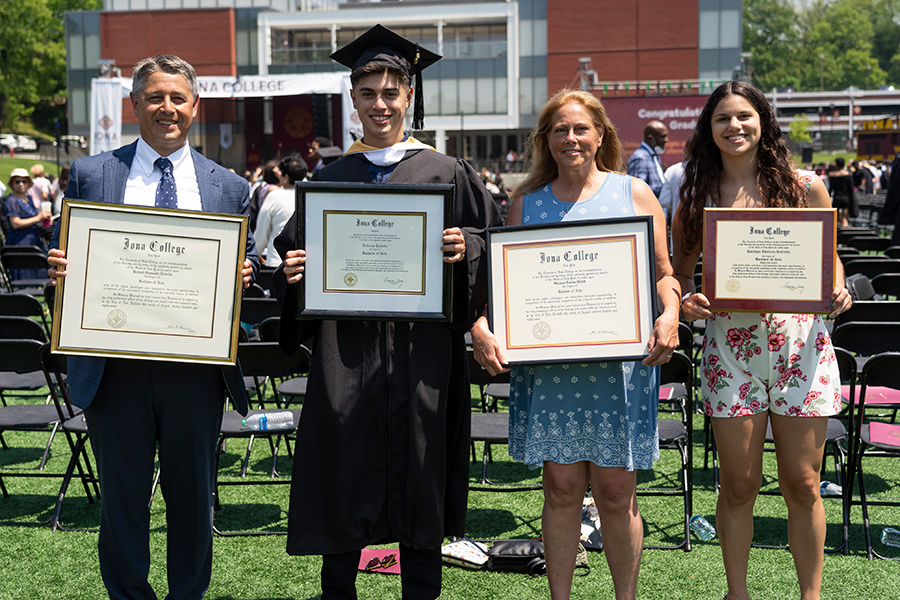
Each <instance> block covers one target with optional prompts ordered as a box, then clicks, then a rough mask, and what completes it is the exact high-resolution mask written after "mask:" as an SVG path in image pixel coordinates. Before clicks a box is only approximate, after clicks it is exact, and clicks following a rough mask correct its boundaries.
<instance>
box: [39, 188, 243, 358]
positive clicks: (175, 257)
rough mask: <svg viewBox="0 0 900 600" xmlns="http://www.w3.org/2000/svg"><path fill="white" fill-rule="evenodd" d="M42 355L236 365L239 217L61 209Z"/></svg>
mask: <svg viewBox="0 0 900 600" xmlns="http://www.w3.org/2000/svg"><path fill="white" fill-rule="evenodd" d="M61 219H62V223H61V226H60V248H61V249H62V250H64V251H65V252H66V257H67V258H68V259H69V264H68V266H67V267H66V276H65V277H64V278H62V279H60V280H59V283H58V285H57V286H56V288H57V289H56V300H55V306H54V318H53V334H52V336H51V350H52V351H53V352H57V353H60V354H74V355H80V356H105V357H122V358H142V359H150V360H168V361H178V362H199V363H216V364H223V365H233V364H235V361H236V358H237V342H238V327H240V319H239V313H240V298H241V288H242V280H241V275H240V271H241V265H242V264H243V262H244V252H245V250H246V239H247V223H248V218H247V217H246V216H240V215H221V214H211V213H200V212H191V211H182V210H166V209H159V208H145V207H135V206H126V205H121V204H96V203H92V202H82V201H78V200H69V199H66V201H65V202H64V204H63V209H62V214H61Z"/></svg>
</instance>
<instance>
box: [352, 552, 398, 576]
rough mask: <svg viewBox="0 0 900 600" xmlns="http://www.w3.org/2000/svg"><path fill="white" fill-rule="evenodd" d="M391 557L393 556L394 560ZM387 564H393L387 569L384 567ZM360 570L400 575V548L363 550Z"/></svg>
mask: <svg viewBox="0 0 900 600" xmlns="http://www.w3.org/2000/svg"><path fill="white" fill-rule="evenodd" d="M391 555H393V558H390V556H391ZM375 561H377V563H376V562H375ZM386 562H387V563H393V564H390V566H387V567H385V566H382V565H384V564H385V563H386ZM359 570H360V571H363V572H366V573H388V574H390V575H399V574H400V550H399V549H398V548H363V551H362V555H361V556H360V559H359Z"/></svg>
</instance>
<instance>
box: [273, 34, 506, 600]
mask: <svg viewBox="0 0 900 600" xmlns="http://www.w3.org/2000/svg"><path fill="white" fill-rule="evenodd" d="M332 58H333V59H334V60H336V61H338V62H340V63H341V64H344V65H346V66H348V67H350V68H351V69H352V70H353V71H352V73H351V83H352V88H353V89H352V97H353V103H354V106H355V108H356V109H357V111H358V113H359V118H360V120H361V121H362V125H363V132H364V135H363V138H362V140H361V141H357V142H356V143H354V144H353V146H352V147H351V148H350V149H349V150H348V151H347V152H346V153H345V154H344V156H343V157H341V158H340V159H338V160H337V161H335V162H334V163H332V164H330V165H328V166H326V167H325V168H323V169H322V170H321V171H319V172H318V174H317V176H316V178H317V179H318V180H320V181H355V182H365V183H372V184H377V183H383V182H388V183H391V184H401V183H410V184H420V183H451V184H453V185H454V186H455V202H454V209H453V223H452V225H453V226H451V227H450V228H449V229H446V230H444V231H443V239H442V240H441V242H437V241H435V243H441V244H442V246H441V249H442V251H443V252H444V261H445V262H448V263H452V264H453V268H454V272H453V290H452V291H453V306H452V320H451V323H437V322H416V323H413V322H390V321H349V320H343V321H327V320H326V321H297V320H296V314H297V312H296V311H297V288H298V287H300V285H298V284H299V282H300V280H301V278H302V277H303V274H304V269H305V262H306V254H305V251H304V250H296V248H297V243H296V239H295V233H296V230H297V229H296V227H297V224H296V215H294V217H293V218H292V219H291V220H290V221H289V222H288V224H287V226H286V227H285V229H284V231H283V232H282V234H281V236H279V238H278V239H277V240H276V242H275V246H276V249H277V250H278V251H279V253H280V254H281V255H282V256H283V257H284V259H285V264H284V266H283V269H282V270H280V271H279V272H278V274H277V278H276V290H277V293H278V296H279V298H280V299H281V301H282V306H283V313H282V329H281V343H282V348H283V350H284V351H286V352H292V351H293V350H294V349H295V348H296V346H297V344H299V343H301V342H302V343H304V344H307V345H308V346H309V347H310V348H311V349H312V364H311V367H310V373H309V387H308V390H307V395H306V399H305V401H304V406H303V415H302V418H301V421H300V428H299V431H298V435H297V447H296V454H295V456H296V458H295V460H294V471H293V480H292V488H291V504H290V518H289V525H288V530H289V531H288V548H287V549H288V552H289V553H290V554H321V555H323V565H322V598H323V599H324V600H343V599H354V598H356V588H355V578H356V569H357V566H358V563H359V559H360V552H361V550H362V548H364V547H365V546H368V545H374V544H385V543H396V542H399V544H400V566H401V570H402V575H401V577H402V590H403V592H402V595H403V598H404V599H415V600H427V599H432V598H437V597H438V596H439V595H440V592H441V556H440V546H441V544H442V542H443V539H444V537H445V536H447V535H462V534H463V533H464V525H465V513H466V499H467V490H468V476H469V466H468V454H467V452H468V443H469V418H470V417H469V411H470V391H469V384H468V378H467V371H466V368H467V367H466V364H467V362H466V348H465V342H464V338H463V335H464V333H465V332H466V331H467V330H468V329H469V328H470V327H471V325H472V323H473V322H474V320H475V319H476V318H477V316H478V315H479V313H480V311H481V310H482V308H483V307H484V304H485V301H486V295H487V294H486V256H485V252H486V251H485V241H484V230H485V228H486V227H489V226H493V225H498V224H500V220H499V217H498V213H497V209H496V206H495V205H494V202H493V200H492V198H491V195H490V193H489V192H488V191H487V190H486V189H485V188H484V185H483V184H482V183H481V181H480V179H479V177H478V176H477V174H476V173H475V171H474V170H473V169H472V167H471V166H469V165H468V164H467V163H466V162H465V161H463V160H458V159H454V158H451V157H448V156H445V155H443V154H440V153H438V152H436V151H435V150H434V149H433V148H431V147H430V146H427V145H425V144H423V143H421V142H419V141H417V140H415V139H414V138H412V137H409V136H408V135H407V134H406V133H405V132H404V130H403V119H404V116H405V114H406V110H407V108H408V107H409V105H410V102H411V101H412V99H413V97H415V98H416V99H417V100H416V102H417V103H416V110H415V111H414V113H415V118H414V122H413V127H414V128H420V127H421V119H422V113H423V110H422V109H421V106H422V104H421V78H420V76H419V74H418V71H419V70H420V69H423V68H425V67H427V66H429V65H430V64H432V63H434V62H436V61H437V60H439V59H440V56H437V55H435V54H433V53H431V52H429V51H427V50H425V49H422V48H419V47H418V46H417V45H416V44H413V43H412V42H410V41H408V40H406V39H405V38H403V37H401V36H399V35H397V34H395V33H394V32H392V31H390V30H389V29H386V28H384V27H382V26H380V25H377V26H375V27H373V28H372V29H370V30H369V31H367V32H366V33H364V34H363V35H362V36H360V37H359V38H357V39H356V40H355V41H353V42H351V43H350V44H349V45H347V46H345V47H344V48H342V49H340V50H338V51H337V52H335V53H334V54H332ZM412 76H415V77H416V85H415V89H414V88H413V87H412V86H411V81H410V78H411V77H412ZM373 208H377V207H373ZM360 302H365V300H364V299H362V298H361V299H360Z"/></svg>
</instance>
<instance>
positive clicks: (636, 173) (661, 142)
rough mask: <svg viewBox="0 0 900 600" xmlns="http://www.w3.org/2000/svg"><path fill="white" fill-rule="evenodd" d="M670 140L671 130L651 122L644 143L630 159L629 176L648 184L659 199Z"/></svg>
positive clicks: (658, 123)
mask: <svg viewBox="0 0 900 600" xmlns="http://www.w3.org/2000/svg"><path fill="white" fill-rule="evenodd" d="M668 140H669V130H668V129H666V126H665V125H663V123H662V122H661V121H650V122H649V123H647V125H646V126H645V127H644V141H643V142H641V145H640V146H638V147H637V150H635V151H634V154H632V155H631V158H629V159H628V174H629V175H631V176H632V177H637V178H638V179H641V180H643V181H645V182H646V183H647V185H649V186H650V189H651V190H653V193H654V194H656V197H657V198H659V194H660V192H662V187H663V174H664V172H665V168H664V167H663V165H662V154H663V152H665V150H666V142H667V141H668Z"/></svg>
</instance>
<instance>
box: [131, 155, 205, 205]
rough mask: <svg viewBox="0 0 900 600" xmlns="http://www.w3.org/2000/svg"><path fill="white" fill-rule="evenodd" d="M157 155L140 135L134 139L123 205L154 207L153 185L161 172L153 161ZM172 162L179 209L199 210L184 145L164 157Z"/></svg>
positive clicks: (196, 187)
mask: <svg viewBox="0 0 900 600" xmlns="http://www.w3.org/2000/svg"><path fill="white" fill-rule="evenodd" d="M159 157H160V154H159V153H158V152H157V151H156V150H154V149H153V148H151V147H150V144H148V143H147V142H145V141H144V140H143V138H138V142H137V150H136V151H135V153H134V160H133V161H131V170H129V171H128V181H127V183H126V184H125V204H131V205H133V206H156V188H157V186H159V180H160V179H161V178H162V171H160V170H159V169H157V168H156V165H154V164H153V163H155V162H156V159H157V158H159ZM166 158H168V159H169V160H170V161H172V175H173V176H174V177H175V191H176V195H177V196H178V208H179V209H180V210H197V211H200V210H203V205H202V204H201V203H200V187H199V185H198V184H197V172H196V171H195V170H194V159H193V158H192V157H191V148H190V146H188V145H187V144H185V145H184V146H182V147H181V148H179V149H178V150H176V151H175V152H173V153H172V154H170V155H169V156H167V157H166Z"/></svg>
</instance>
